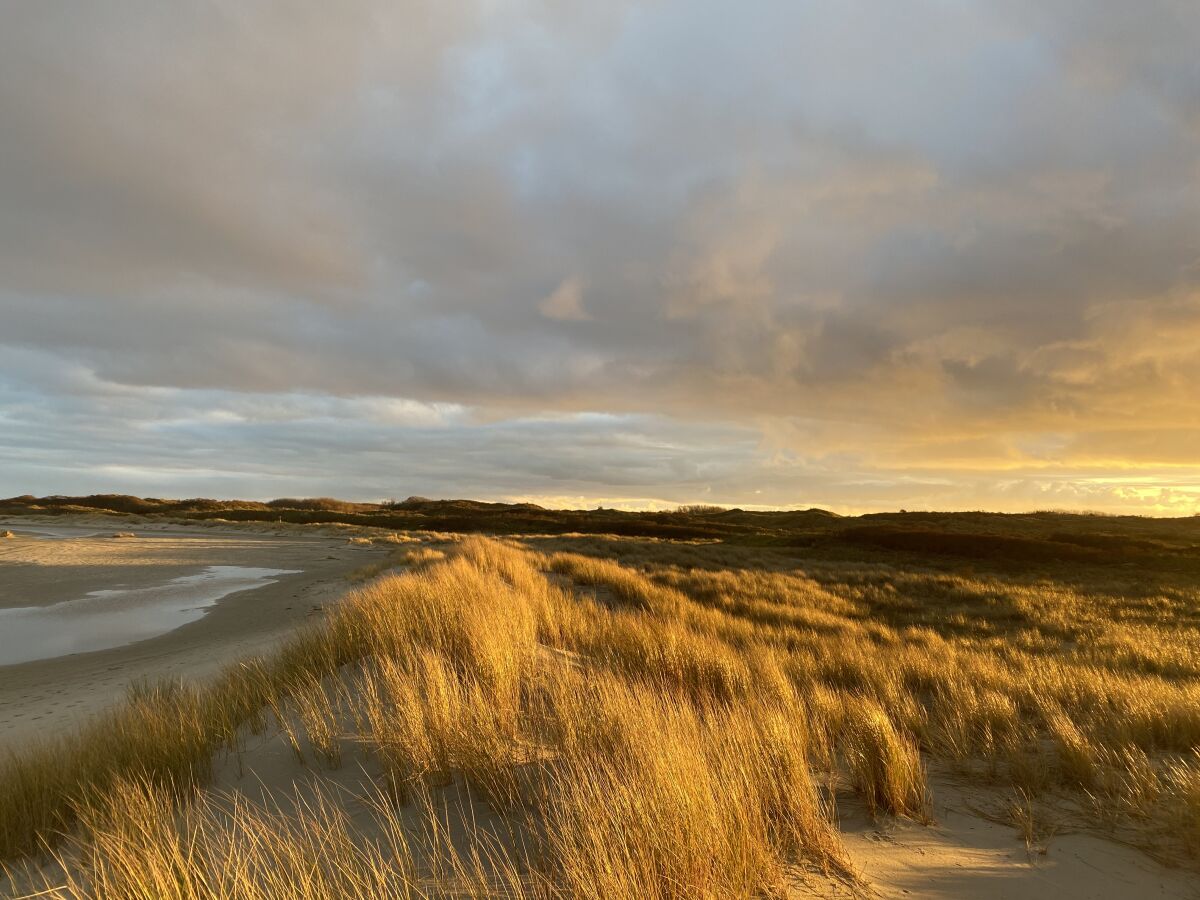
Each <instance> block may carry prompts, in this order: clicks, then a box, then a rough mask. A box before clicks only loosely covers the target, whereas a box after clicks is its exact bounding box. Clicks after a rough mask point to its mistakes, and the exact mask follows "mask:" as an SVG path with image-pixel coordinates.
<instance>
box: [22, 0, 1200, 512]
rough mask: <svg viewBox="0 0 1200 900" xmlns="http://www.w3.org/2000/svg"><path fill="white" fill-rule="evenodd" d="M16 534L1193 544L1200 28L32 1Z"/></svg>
mask: <svg viewBox="0 0 1200 900" xmlns="http://www.w3.org/2000/svg"><path fill="white" fill-rule="evenodd" d="M4 15H5V24H4V27H3V28H2V29H0V495H15V494H22V493H33V494H49V493H59V494H79V493H92V492H127V493H133V494H139V495H146V496H160V497H192V496H210V497H245V498H256V499H267V498H271V497H279V496H295V495H304V496H314V495H333V496H339V497H344V498H351V499H363V500H377V499H382V498H388V497H405V496H408V495H410V494H417V495H424V496H429V497H472V498H478V499H492V500H528V501H533V502H539V503H543V504H545V505H550V506H570V507H581V506H595V505H600V504H602V505H605V506H623V507H627V508H668V507H671V506H673V505H675V504H678V503H690V502H702V503H717V504H724V505H730V506H735V505H736V506H742V507H746V508H753V507H808V506H821V507H825V508H828V509H832V510H835V511H838V512H843V513H855V512H863V511H869V510H887V509H898V508H908V509H994V510H1003V511H1021V510H1033V509H1070V510H1095V511H1106V512H1130V513H1142V514H1151V515H1187V514H1193V513H1196V512H1200V53H1197V52H1196V48H1197V47H1200V5H1197V4H1196V3H1195V2H1194V0H1145V2H1141V3H1136V4H1133V3H1128V2H1126V0H1059V2H1054V3H1046V2H1043V0H1028V2H1026V0H1005V2H992V3H984V2H971V0H912V2H908V3H903V4H900V3H894V2H891V0H871V2H868V0H838V2H832V0H831V2H803V0H789V2H782V0H781V2H771V3H767V2H758V0H747V2H742V3H737V4H730V3H718V2H711V0H650V2H632V0H631V2H625V0H606V2H602V3H599V2H591V3H574V2H569V0H561V2H552V0H542V2H538V0H529V2H522V0H513V2H500V0H485V2H470V0H467V2H461V3H458V2H456V3H445V2H436V0H431V2H417V0H413V2H395V0H386V2H385V0H379V2H374V0H346V2H339V3H328V2H325V0H289V2H260V0H209V2H195V0H173V2H171V3H162V2H159V0H109V2H105V3H86V4H80V3H77V2H68V0H36V2H33V0H30V2H25V0H21V2H17V3H13V4H9V5H8V6H7V7H6V9H5V14H4Z"/></svg>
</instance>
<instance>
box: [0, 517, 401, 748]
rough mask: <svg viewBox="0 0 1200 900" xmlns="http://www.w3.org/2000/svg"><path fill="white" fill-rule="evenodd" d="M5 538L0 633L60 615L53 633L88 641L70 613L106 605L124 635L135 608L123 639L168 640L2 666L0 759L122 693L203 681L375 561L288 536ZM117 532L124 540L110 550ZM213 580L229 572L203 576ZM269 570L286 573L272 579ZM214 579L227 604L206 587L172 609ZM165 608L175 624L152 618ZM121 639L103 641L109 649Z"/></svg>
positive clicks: (339, 542)
mask: <svg viewBox="0 0 1200 900" xmlns="http://www.w3.org/2000/svg"><path fill="white" fill-rule="evenodd" d="M5 529H11V530H12V531H14V532H15V533H16V537H14V538H8V539H2V540H0V628H4V627H5V618H6V614H7V616H8V619H9V622H10V624H11V623H14V622H16V621H17V620H18V619H20V620H22V621H24V620H26V619H33V620H37V621H44V618H45V617H49V616H52V615H55V614H57V613H59V612H65V613H69V614H64V615H63V627H64V628H65V629H78V628H86V625H87V621H86V616H84V617H80V616H78V615H75V614H74V613H75V612H76V611H78V610H81V609H88V608H89V607H92V609H93V610H94V609H95V608H96V607H97V606H98V605H100V606H103V605H104V604H107V606H108V607H109V608H110V611H111V609H115V608H118V607H120V608H121V609H122V610H123V611H124V614H125V616H126V619H124V620H122V621H123V622H124V623H125V625H128V622H129V619H128V617H129V614H130V613H131V612H134V607H133V606H131V604H136V603H145V604H146V606H145V607H144V608H143V614H142V615H136V614H135V615H134V616H133V619H134V620H136V621H135V624H136V625H137V627H136V628H134V629H133V630H132V631H131V633H130V635H129V636H131V637H136V636H142V635H144V633H146V632H150V633H153V632H154V631H161V630H162V628H163V627H164V624H165V626H166V627H169V630H166V631H165V632H164V633H159V634H157V635H156V636H153V637H148V638H144V639H140V640H134V641H133V642H131V643H122V644H121V645H120V646H109V647H108V648H107V649H102V650H95V651H92V652H77V653H72V654H70V655H64V656H57V657H54V658H48V659H35V660H31V661H26V662H20V663H16V664H11V665H0V750H3V749H5V748H13V747H19V746H20V745H21V744H22V743H23V742H25V741H27V740H28V739H29V738H31V737H34V736H43V737H44V736H53V735H55V734H60V733H62V732H64V731H67V730H69V729H70V728H71V727H73V726H74V725H76V724H78V723H80V722H82V721H84V720H86V719H87V718H88V717H89V716H90V715H91V714H93V713H95V712H98V711H100V710H102V709H103V708H105V707H107V706H109V705H110V704H112V703H113V702H115V701H117V700H118V699H120V697H121V696H122V695H123V693H124V691H125V689H126V686H127V685H128V684H129V683H130V682H131V681H136V680H139V679H143V678H148V679H156V678H160V677H168V676H170V677H184V678H203V677H205V676H208V675H211V674H213V673H215V672H216V671H217V670H219V669H220V668H221V667H222V666H223V665H225V664H227V663H229V662H231V661H233V660H236V659H239V658H242V657H245V656H251V655H254V654H257V653H262V652H265V651H266V650H268V649H270V648H271V647H272V646H273V645H275V644H276V643H277V642H278V641H279V640H280V639H281V638H282V637H284V636H285V635H286V634H288V633H289V632H291V631H292V630H293V629H294V628H295V627H296V626H297V625H299V624H300V623H302V622H304V621H305V619H307V618H309V617H311V616H314V615H319V614H320V610H321V609H322V608H323V607H325V606H327V605H328V604H330V603H333V602H336V600H337V599H338V598H339V597H340V596H341V595H342V594H344V593H345V592H346V590H347V589H348V588H349V584H348V583H347V581H346V576H347V574H348V573H350V572H352V571H353V570H355V569H357V568H360V567H362V566H364V565H366V564H368V563H370V562H371V561H373V559H375V557H376V554H377V553H379V552H381V551H379V550H374V549H372V548H370V547H365V548H364V547H359V546H353V545H348V544H347V542H346V537H344V536H340V535H334V534H318V535H308V534H295V533H288V532H286V531H285V532H284V533H279V534H271V533H265V534H264V533H255V532H252V531H247V530H242V529H233V528H231V529H220V528H211V527H194V528H189V527H186V526H182V527H181V526H156V527H155V526H142V525H132V526H131V525H127V524H120V523H118V524H117V525H115V526H114V525H112V524H108V523H103V522H102V523H100V524H99V525H97V524H96V523H93V522H91V521H84V522H81V523H62V522H54V523H49V524H41V523H36V522H28V521H25V520H21V519H14V520H10V521H8V522H3V523H0V531H3V530H5ZM117 531H131V532H133V533H134V534H135V535H136V536H135V537H123V538H116V537H113V536H112V535H113V534H114V533H116V532H117ZM212 567H238V568H237V569H236V570H234V569H226V570H223V571H222V570H217V572H216V573H215V574H214V570H213V568H212ZM255 570H257V571H255ZM280 570H286V572H287V574H275V573H278V572H280ZM265 572H270V573H272V574H270V575H269V576H268V575H266V574H264V573H265ZM218 576H224V577H225V578H226V584H224V586H223V587H225V588H230V590H229V592H225V591H224V590H223V589H222V590H221V591H217V590H215V588H214V586H213V585H212V584H211V583H210V585H209V586H208V593H204V592H203V591H201V592H200V593H199V594H195V595H193V596H191V597H185V598H184V599H182V600H179V601H178V602H174V600H173V598H172V597H171V592H172V590H179V589H180V587H181V586H188V585H191V586H192V589H193V590H195V587H194V586H195V584H196V583H197V582H200V583H203V582H204V581H205V580H206V579H207V580H209V581H210V582H211V581H212V580H213V579H215V578H217V577H218ZM94 592H120V593H113V594H109V593H100V594H95V593H94ZM89 594H92V595H93V596H92V597H90V598H89V597H88V595H89ZM218 594H220V596H217V595H218ZM122 604H123V605H122ZM164 605H165V606H169V607H171V608H172V609H173V610H175V612H176V614H177V615H178V621H179V622H180V623H182V624H178V627H171V626H173V625H175V624H176V623H175V622H166V623H164V622H162V621H158V620H157V619H155V616H159V617H161V615H162V613H163V610H164ZM97 621H98V620H97ZM110 624H111V621H110ZM123 627H124V626H123ZM13 630H15V626H14V627H13ZM68 637H70V636H68ZM119 640H120V637H119V635H118V636H116V637H113V636H112V635H110V637H109V641H108V642H109V643H113V642H117V641H119ZM0 643H2V641H0ZM74 643H75V641H74V640H73V639H72V640H64V641H63V642H62V645H63V646H70V645H72V644H74ZM86 643H87V642H86V641H84V644H85V645H86ZM10 644H11V641H10ZM24 655H25V656H29V655H34V649H30V650H29V652H27V653H25V654H24Z"/></svg>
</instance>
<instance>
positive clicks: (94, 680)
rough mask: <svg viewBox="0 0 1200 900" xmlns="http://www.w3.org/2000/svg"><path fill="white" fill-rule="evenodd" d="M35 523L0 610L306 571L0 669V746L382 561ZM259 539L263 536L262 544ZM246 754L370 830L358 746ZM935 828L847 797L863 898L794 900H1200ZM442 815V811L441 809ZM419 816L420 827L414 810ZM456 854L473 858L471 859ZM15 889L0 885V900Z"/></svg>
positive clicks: (211, 667) (270, 624) (293, 546)
mask: <svg viewBox="0 0 1200 900" xmlns="http://www.w3.org/2000/svg"><path fill="white" fill-rule="evenodd" d="M35 527H37V526H34V525H33V524H32V523H30V522H29V521H28V520H18V521H15V522H10V523H4V522H0V531H2V530H4V529H6V528H11V529H13V530H14V531H16V532H18V534H17V536H16V537H15V538H13V539H9V540H5V541H3V542H2V543H0V609H3V608H5V607H14V606H31V605H38V604H51V603H56V602H61V601H63V600H69V599H75V598H78V597H80V596H82V595H84V594H86V593H87V592H89V591H91V590H95V589H97V588H104V587H111V586H114V585H118V584H121V585H128V586H145V585H151V584H159V583H162V582H163V581H166V580H169V579H170V578H174V577H178V576H180V575H187V574H194V573H196V572H199V571H202V570H203V569H204V568H205V567H207V566H212V565H240V566H257V567H268V568H277V569H299V570H302V571H301V573H300V574H297V575H289V576H283V577H281V578H280V579H279V581H278V582H276V583H274V584H269V585H265V586H262V587H258V588H254V589H252V590H248V591H243V592H241V593H235V594H230V595H229V596H227V597H225V598H224V599H222V600H221V601H219V602H218V603H217V604H216V605H215V606H213V607H212V608H211V609H209V610H208V611H207V613H206V614H205V615H204V616H203V617H202V618H200V619H199V620H197V621H194V622H192V623H190V624H187V625H184V626H182V627H180V628H177V629H175V630H174V631H171V632H169V633H167V634H164V635H161V636H159V637H156V638H152V639H149V640H144V641H140V642H138V643H135V644H131V645H128V646H124V647H119V648H114V649H111V650H105V651H100V652H94V653H83V654H78V655H74V656H67V657H60V658H58V659H50V660H42V661H38V662H30V663H24V664H20V665H13V666H0V749H2V747H3V744H4V743H6V742H19V741H21V740H23V739H25V738H27V737H29V736H31V735H35V734H39V735H44V734H48V733H53V732H54V731H57V730H62V729H64V728H66V727H68V726H70V725H71V724H72V723H74V722H77V721H79V720H80V719H82V718H83V717H85V716H86V715H87V714H88V713H89V712H92V711H94V710H97V709H100V708H102V707H104V706H105V705H107V704H109V703H111V702H112V701H114V700H115V699H117V698H118V697H119V696H120V694H121V693H122V691H123V689H124V687H125V685H126V684H127V683H128V682H129V681H130V680H132V679H136V678H140V677H157V676H162V675H173V676H182V677H189V678H191V677H203V676H205V675H208V674H211V673H212V672H213V671H215V670H216V669H217V668H218V667H219V666H220V665H222V664H223V663H225V662H227V661H230V660H232V659H236V658H239V657H243V656H246V655H249V654H253V653H258V652H262V651H264V650H266V649H268V648H269V647H270V645H271V644H273V643H274V642H276V641H277V640H278V639H279V638H280V637H281V636H282V635H284V634H286V633H287V632H288V631H289V630H291V629H292V628H294V627H295V626H296V625H297V624H299V623H301V622H303V621H304V620H305V619H306V618H307V617H308V616H310V615H313V614H314V608H315V607H318V606H323V605H325V604H328V603H330V602H332V601H334V600H335V599H336V598H337V597H338V596H339V595H340V594H341V593H343V592H344V591H345V590H346V588H347V584H346V581H345V575H346V574H347V573H348V572H350V571H352V570H354V569H356V568H359V567H361V566H364V565H366V564H368V563H370V562H372V561H374V559H375V558H376V557H375V556H374V555H373V554H372V550H371V548H362V547H359V546H356V545H348V544H347V542H346V537H345V536H344V535H338V534H318V535H315V536H314V535H311V534H303V533H297V532H296V531H295V530H290V531H289V530H284V531H281V533H277V534H272V533H257V532H255V531H254V530H250V529H219V528H218V529H210V528H180V527H178V526H171V527H165V526H160V527H159V528H157V529H154V528H151V527H140V526H139V527H134V528H133V529H132V530H133V531H135V533H136V535H137V536H136V537H134V538H113V537H111V534H112V533H113V532H114V531H116V530H128V529H129V526H128V525H122V526H120V527H119V528H114V527H112V526H111V525H104V524H103V523H102V527H99V528H98V527H96V524H95V523H94V522H82V523H80V522H76V523H75V527H73V528H62V527H61V522H58V521H56V522H55V527H54V528H50V527H49V526H46V529H45V530H47V531H50V532H52V533H51V534H46V535H43V536H40V537H33V536H29V535H28V534H26V533H23V532H26V531H28V530H29V529H31V528H35ZM262 530H263V529H261V528H260V529H259V531H262ZM245 737H246V742H245V745H244V749H243V751H242V752H239V753H236V754H235V753H231V754H228V755H226V756H225V757H224V758H223V760H221V761H220V762H219V764H218V767H217V773H216V779H215V782H214V784H213V785H212V786H211V787H210V788H209V789H208V790H210V791H217V792H221V793H225V792H232V793H235V794H243V795H245V796H247V797H249V798H252V799H253V800H255V801H257V802H263V801H266V802H268V803H269V804H271V805H278V806H279V807H282V808H287V806H288V805H289V803H291V802H294V799H293V798H295V797H296V796H297V794H298V795H299V796H301V797H305V796H312V793H313V791H315V790H321V791H322V792H323V793H325V794H327V795H329V796H335V797H337V798H339V802H340V803H342V804H344V805H345V808H346V809H347V810H348V811H349V812H350V813H351V815H352V817H353V819H354V820H355V822H356V823H357V824H359V825H361V826H362V827H363V828H364V829H367V830H369V829H370V828H371V816H370V815H369V807H370V802H369V800H368V798H369V796H370V795H371V794H373V793H374V788H373V782H375V781H376V780H377V779H378V777H379V769H378V764H377V762H375V761H373V760H372V759H371V758H370V757H369V756H367V755H366V754H365V752H364V750H363V747H362V745H361V744H359V743H358V742H356V741H353V740H350V739H349V738H347V740H345V741H344V742H343V752H344V754H345V761H344V765H343V766H342V767H341V768H340V769H339V770H337V771H336V772H330V771H328V770H325V769H323V768H320V767H318V766H316V764H315V762H313V759H314V757H313V756H312V754H311V753H308V754H307V756H308V760H309V764H300V763H298V762H297V761H296V759H295V757H294V755H293V752H292V750H291V749H290V747H289V746H288V745H287V743H286V742H285V740H284V739H283V737H281V736H280V734H279V733H278V731H277V730H276V729H275V728H271V729H269V730H268V732H267V733H265V734H262V735H250V734H248V733H247V734H246V735H245ZM932 789H933V795H934V801H935V818H936V824H933V825H930V826H923V825H919V824H915V823H912V822H908V821H894V820H888V821H886V822H877V821H873V820H872V819H871V818H870V817H868V816H867V815H866V813H865V811H864V810H863V809H862V807H861V805H860V804H858V803H857V801H856V800H855V799H854V798H853V796H852V795H850V794H842V793H841V792H839V793H840V794H841V795H840V796H839V798H838V808H839V812H840V816H841V822H840V826H841V830H842V833H843V838H844V839H845V841H846V845H847V849H848V850H849V852H850V854H851V856H852V858H853V860H854V863H855V865H856V866H858V868H859V869H860V871H861V872H862V874H863V875H864V876H865V877H866V880H867V883H868V885H869V886H868V887H867V888H866V889H865V890H864V889H863V888H858V889H853V890H852V889H850V888H849V887H847V886H845V885H841V884H839V883H837V882H834V881H831V880H829V879H826V878H823V877H819V876H817V875H812V874H810V875H805V876H803V877H802V878H800V879H799V880H798V882H797V884H796V886H795V887H796V891H795V893H794V895H795V896H803V897H812V898H829V900H832V898H846V897H878V898H881V900H899V898H904V900H913V898H931V900H957V898H963V900H1008V898H1016V900H1108V898H1114V900H1116V898H1121V900H1123V898H1179V900H1183V898H1190V900H1196V898H1200V883H1198V881H1197V878H1196V876H1195V874H1194V873H1192V872H1189V871H1187V870H1182V869H1173V868H1168V867H1166V866H1163V865H1161V864H1159V863H1158V862H1156V861H1154V860H1153V859H1151V858H1150V857H1148V856H1146V855H1145V854H1144V853H1142V852H1140V851H1138V850H1136V849H1134V848H1131V847H1127V846H1124V845H1121V844H1118V843H1115V842H1112V841H1109V840H1106V839H1104V838H1102V837H1099V836H1094V835H1089V834H1061V835H1057V836H1054V837H1052V838H1051V839H1050V840H1049V841H1048V842H1047V843H1046V844H1045V847H1044V850H1045V852H1044V853H1042V852H1039V849H1036V848H1035V849H1034V850H1032V851H1031V850H1028V849H1027V848H1026V847H1025V845H1024V843H1023V842H1022V841H1021V839H1020V837H1019V836H1018V834H1017V832H1016V830H1015V828H1013V827H1011V826H1008V825H1004V824H999V823H997V822H995V821H993V820H991V819H988V818H984V817H982V816H980V815H978V814H976V812H975V810H977V809H978V808H980V807H981V806H984V805H986V804H984V803H981V802H980V797H979V796H978V795H977V792H975V793H973V791H974V790H975V789H972V788H968V787H964V786H962V785H961V784H958V783H956V782H954V781H952V780H948V779H937V780H934V781H933V783H932ZM435 794H436V795H437V797H438V798H439V799H438V805H439V806H440V807H441V808H442V809H443V810H444V811H445V812H444V813H443V815H445V817H446V818H445V824H446V825H448V826H449V827H450V828H451V830H452V831H453V832H454V835H453V839H454V842H455V843H456V844H458V843H460V842H461V841H462V840H463V838H464V835H465V831H466V829H465V828H463V827H462V823H463V822H464V821H467V820H469V821H470V822H471V824H472V826H473V827H476V828H480V829H481V830H482V831H483V832H485V833H488V834H489V836H490V837H491V838H492V839H496V840H502V839H503V836H502V833H503V825H502V823H501V820H500V819H498V818H497V817H496V816H495V815H494V814H493V813H492V812H490V811H489V810H488V809H487V808H486V807H485V806H484V805H483V804H482V803H480V802H479V801H478V800H477V799H473V798H470V797H469V796H467V795H466V794H464V793H463V789H462V785H461V784H458V785H453V786H450V787H448V788H444V789H435ZM442 804H445V805H444V806H442ZM412 814H413V816H414V818H415V816H416V811H415V810H413V811H412ZM461 849H463V850H465V849H466V848H465V847H462V848H461ZM11 889H12V885H11V884H9V885H5V884H4V883H3V882H2V881H0V895H6V894H7V893H8V891H9V890H11Z"/></svg>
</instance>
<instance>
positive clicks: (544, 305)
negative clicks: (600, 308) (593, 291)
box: [538, 278, 592, 322]
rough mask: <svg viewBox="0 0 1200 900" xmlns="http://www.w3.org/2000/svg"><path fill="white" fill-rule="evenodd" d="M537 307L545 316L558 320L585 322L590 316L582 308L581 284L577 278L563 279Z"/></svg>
mask: <svg viewBox="0 0 1200 900" xmlns="http://www.w3.org/2000/svg"><path fill="white" fill-rule="evenodd" d="M538 309H539V310H540V311H541V313H542V315H543V316H545V317H546V318H548V319H557V320H558V321H560V322H587V321H589V320H590V319H591V318H592V317H591V316H590V315H588V312H587V310H586V309H584V308H583V284H582V282H580V280H579V279H578V278H567V279H564V280H563V282H562V283H561V284H559V286H558V287H556V288H555V289H554V292H553V293H552V294H549V295H547V297H546V298H545V299H544V300H543V301H542V302H541V303H539V304H538Z"/></svg>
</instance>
